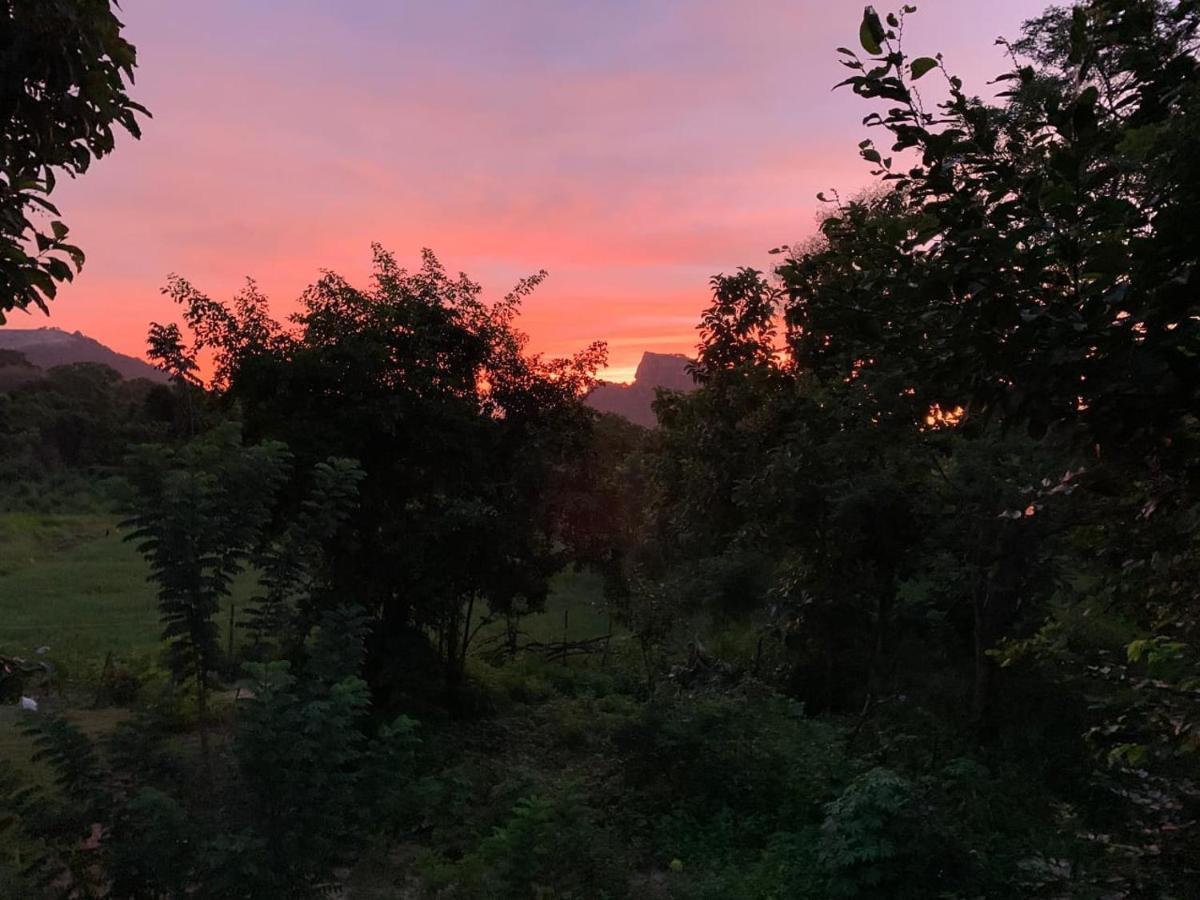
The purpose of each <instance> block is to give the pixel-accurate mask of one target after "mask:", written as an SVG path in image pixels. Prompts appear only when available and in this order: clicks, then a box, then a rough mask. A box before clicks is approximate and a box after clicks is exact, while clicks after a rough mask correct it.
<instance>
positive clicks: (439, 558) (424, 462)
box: [153, 247, 604, 677]
mask: <svg viewBox="0 0 1200 900" xmlns="http://www.w3.org/2000/svg"><path fill="white" fill-rule="evenodd" d="M543 277H544V274H542V275H537V276H534V277H532V278H528V279H525V280H523V281H521V282H520V283H519V284H518V285H517V287H516V288H515V289H514V290H513V291H512V292H511V293H510V294H508V295H507V296H506V297H504V298H503V299H502V300H500V301H499V302H497V303H494V304H488V303H485V302H484V301H483V300H482V299H481V296H480V294H481V289H480V287H479V285H477V284H476V283H474V282H472V281H471V280H470V279H468V278H467V277H466V276H465V275H460V276H458V277H452V276H450V275H448V274H447V273H446V272H445V270H444V269H443V268H442V266H441V264H440V263H439V262H438V261H437V259H436V258H435V257H434V256H433V254H432V253H430V252H428V251H426V253H425V254H424V257H423V260H422V265H421V268H420V269H419V270H417V271H413V272H409V271H406V270H405V269H402V268H400V267H399V266H398V265H397V263H396V260H395V259H394V257H393V256H392V255H391V254H389V253H387V252H385V251H383V250H382V249H381V248H378V247H376V248H375V272H374V276H373V281H372V284H371V286H370V287H369V288H367V289H360V288H356V287H354V286H352V285H351V284H349V283H348V282H346V281H345V280H344V279H342V278H341V277H339V276H337V275H334V274H332V273H329V274H326V275H325V276H324V277H323V278H322V279H321V280H320V281H319V282H317V283H316V284H314V285H313V286H312V287H310V288H309V289H308V290H307V291H305V293H304V295H303V296H302V298H301V308H300V311H299V312H298V313H296V314H295V315H294V316H293V317H292V320H291V323H290V327H284V326H282V325H280V324H279V323H278V322H276V321H274V320H273V319H272V318H271V316H270V314H269V312H268V309H267V303H266V299H265V298H264V297H263V296H262V295H261V294H260V293H259V292H258V291H257V289H256V288H255V286H254V285H253V283H251V284H250V285H249V286H248V287H247V289H246V290H245V291H243V292H242V293H241V294H240V295H239V296H238V297H237V298H236V299H235V300H234V302H233V303H232V304H228V305H227V304H223V303H220V302H218V301H214V300H212V299H210V298H208V297H206V296H205V295H203V294H202V293H200V292H199V291H197V290H196V289H195V288H193V287H192V286H191V285H190V284H188V283H187V282H185V281H183V280H180V279H175V280H173V281H172V282H171V284H170V286H169V287H168V292H169V293H170V294H171V296H173V297H174V299H175V300H176V301H178V302H179V303H181V304H182V306H183V308H184V319H185V321H186V323H187V325H188V326H189V328H190V330H191V332H192V334H193V335H194V337H195V343H194V348H193V349H194V350H201V351H207V352H211V353H213V354H214V381H215V384H216V386H217V387H218V388H219V390H220V391H221V392H222V393H223V396H224V397H225V398H227V400H228V401H229V402H230V403H235V404H237V407H238V409H240V411H241V415H242V417H243V420H244V425H245V429H246V433H247V436H248V438H249V439H251V440H263V439H274V440H282V441H284V442H285V443H286V444H287V445H288V447H289V448H290V449H291V450H292V452H293V453H295V454H296V456H297V459H298V461H299V462H300V463H301V464H302V465H305V466H311V465H313V464H315V463H317V462H319V461H321V460H324V459H326V458H328V457H330V456H339V457H347V458H351V459H356V460H359V461H360V463H361V465H362V468H363V471H364V473H365V479H364V482H363V485H362V490H361V502H360V504H359V507H358V509H357V510H356V511H355V512H354V514H353V516H352V520H351V527H350V529H349V531H350V535H351V536H350V537H349V538H348V539H346V540H344V541H343V542H342V543H341V544H339V545H338V546H336V547H335V548H332V549H331V550H330V552H329V565H330V567H331V572H330V573H329V575H328V577H327V578H325V579H323V583H325V584H327V585H328V586H329V587H330V590H331V592H332V593H334V594H336V595H337V596H341V597H353V598H355V600H356V602H358V603H361V604H363V605H364V606H365V607H366V608H367V610H368V611H369V612H371V613H372V614H373V615H374V616H376V617H377V618H378V620H379V621H380V622H381V623H383V626H384V627H383V628H382V629H380V630H379V631H378V634H390V635H391V636H392V637H394V636H395V635H396V634H398V633H401V632H404V631H419V632H422V633H426V634H430V635H432V636H433V638H434V640H435V643H436V644H437V647H438V649H439V650H440V652H441V654H442V657H443V659H444V661H445V662H446V664H447V666H448V672H449V673H450V674H451V676H452V677H454V676H456V673H458V672H459V671H460V670H461V667H462V665H463V661H464V659H465V651H466V647H467V645H468V644H469V642H470V640H471V638H472V636H473V634H474V631H473V629H474V628H476V627H477V625H478V615H476V614H479V615H482V614H483V612H485V611H490V612H491V613H493V614H500V613H503V612H504V611H505V610H507V609H510V608H511V607H512V606H513V604H515V603H517V602H519V601H520V602H524V603H528V604H529V605H530V606H532V607H536V606H537V605H538V604H539V603H540V602H541V601H542V599H543V598H544V596H545V593H546V583H547V579H548V578H549V577H550V575H552V574H553V573H554V572H555V571H557V570H558V569H559V568H561V566H562V564H563V562H564V558H563V556H562V553H561V548H559V547H558V545H557V542H556V539H555V536H554V533H553V531H554V521H555V516H554V512H553V509H554V507H553V498H552V497H550V496H549V495H548V492H547V491H546V489H545V485H546V484H547V483H548V481H549V478H550V475H551V473H552V471H553V470H554V469H555V467H556V466H560V465H562V464H564V463H565V461H566V460H567V459H568V458H569V457H570V455H571V453H572V448H574V447H576V446H577V445H578V442H579V440H580V437H581V435H582V434H583V432H584V430H585V429H586V427H587V423H588V422H589V421H590V414H589V413H588V412H587V411H586V410H584V409H583V407H582V405H581V402H580V401H581V399H582V397H583V395H584V394H585V393H586V392H587V390H588V389H589V388H590V387H591V386H592V385H593V384H594V376H595V371H596V368H597V367H598V366H599V365H600V364H601V363H602V362H603V359H604V349H603V346H602V345H593V346H592V347H590V348H588V349H587V350H585V351H584V352H582V353H580V354H579V355H577V356H576V357H574V358H571V359H543V358H542V357H540V356H538V355H536V354H531V353H529V352H528V351H527V349H526V339H525V336H524V335H523V334H521V333H520V332H519V331H518V330H517V329H516V327H515V322H516V317H517V313H518V310H519V305H520V301H521V299H522V298H523V297H524V296H525V295H527V294H528V293H529V292H530V291H532V290H533V289H534V288H535V287H536V286H537V284H538V283H539V282H540V281H541V280H542V278H543ZM167 330H168V329H163V328H161V327H158V326H155V328H154V330H153V335H154V336H161V335H162V334H163V333H165V331H167ZM175 338H176V339H175V340H174V341H173V342H172V345H173V346H174V347H175V350H176V351H178V349H179V347H178V340H177V339H178V335H175ZM159 343H161V341H160V342H159ZM176 355H178V353H176Z"/></svg>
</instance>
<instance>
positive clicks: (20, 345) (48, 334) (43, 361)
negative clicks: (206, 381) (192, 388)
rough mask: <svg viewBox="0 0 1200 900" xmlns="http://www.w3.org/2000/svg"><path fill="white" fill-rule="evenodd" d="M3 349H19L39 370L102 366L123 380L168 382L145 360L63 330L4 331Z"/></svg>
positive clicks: (0, 330) (1, 330) (0, 346)
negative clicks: (113, 370)
mask: <svg viewBox="0 0 1200 900" xmlns="http://www.w3.org/2000/svg"><path fill="white" fill-rule="evenodd" d="M0 350H15V351H16V352H17V353H20V354H22V355H23V356H24V357H25V358H26V359H27V360H29V362H30V364H32V365H34V366H37V367H38V368H39V369H42V370H45V369H52V368H54V366H65V365H70V364H72V363H83V362H90V363H102V364H104V365H106V366H109V367H110V368H112V369H115V370H116V371H117V372H118V373H119V374H120V376H121V377H122V378H148V379H150V380H151V381H166V380H167V375H166V373H165V372H163V371H162V370H160V369H156V368H155V367H154V366H152V365H150V364H149V363H148V362H146V361H145V360H141V359H138V358H137V357H134V356H126V355H125V354H124V353H118V352H117V351H115V350H113V349H111V348H109V347H106V346H104V345H103V344H101V343H100V342H99V341H97V340H95V339H93V338H90V337H88V336H87V335H85V334H83V333H82V332H79V331H75V332H69V331H63V330H62V329H61V328H0Z"/></svg>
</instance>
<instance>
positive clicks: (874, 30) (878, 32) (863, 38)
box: [858, 6, 884, 54]
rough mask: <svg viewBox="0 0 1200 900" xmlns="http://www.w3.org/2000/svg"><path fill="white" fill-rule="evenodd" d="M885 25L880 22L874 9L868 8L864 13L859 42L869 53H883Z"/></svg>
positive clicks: (859, 30) (859, 31)
mask: <svg viewBox="0 0 1200 900" xmlns="http://www.w3.org/2000/svg"><path fill="white" fill-rule="evenodd" d="M883 39H884V31H883V23H882V22H880V21H879V16H878V15H876V13H875V10H874V8H872V7H870V6H868V7H867V8H866V10H864V12H863V20H862V25H861V26H860V27H859V29H858V42H859V43H860V44H862V46H863V49H864V50H866V51H867V52H868V53H872V54H879V53H882V52H883Z"/></svg>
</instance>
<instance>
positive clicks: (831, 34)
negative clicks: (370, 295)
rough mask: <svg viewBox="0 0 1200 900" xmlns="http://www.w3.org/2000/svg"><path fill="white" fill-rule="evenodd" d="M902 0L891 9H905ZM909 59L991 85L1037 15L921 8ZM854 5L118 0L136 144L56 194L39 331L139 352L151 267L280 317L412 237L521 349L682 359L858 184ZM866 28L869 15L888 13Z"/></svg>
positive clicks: (984, 3)
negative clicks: (596, 343) (531, 291)
mask: <svg viewBox="0 0 1200 900" xmlns="http://www.w3.org/2000/svg"><path fill="white" fill-rule="evenodd" d="M898 5H899V4H897V6H898ZM916 5H917V6H918V7H919V12H918V13H917V14H916V15H915V16H914V17H913V18H912V19H911V20H910V22H909V26H908V30H907V32H908V33H907V35H906V37H907V44H908V48H909V49H910V51H915V52H917V53H920V54H924V53H929V54H932V53H933V52H936V51H939V50H940V51H942V52H944V53H945V55H946V60H947V64H948V66H949V67H950V68H951V69H952V70H954V71H957V72H959V73H961V74H962V75H963V77H964V78H965V80H966V81H967V84H968V87H969V88H971V89H973V90H975V91H976V92H980V93H986V94H988V95H990V93H991V92H992V90H993V89H992V88H990V87H988V85H987V84H986V81H987V79H988V77H990V76H991V75H994V74H995V73H996V72H998V71H999V70H1000V68H1001V67H1002V64H1003V63H1002V60H1001V57H1000V53H999V51H998V49H997V48H995V47H994V46H993V40H994V39H995V38H996V36H997V35H1000V34H1005V35H1009V36H1012V35H1014V34H1015V33H1016V30H1017V27H1018V25H1019V23H1020V21H1021V20H1022V19H1023V18H1027V17H1028V16H1030V15H1033V14H1035V13H1037V12H1039V11H1040V10H1041V9H1042V8H1043V7H1044V6H1045V2H1043V0H917V3H916ZM862 6H863V4H862V2H860V0H853V2H851V0H720V2H717V0H592V2H578V0H541V2H534V0H476V2H468V0H423V2H399V0H320V2H318V0H206V2H203V3H196V2H183V0H123V3H122V8H123V11H124V21H125V22H126V24H127V26H128V28H127V36H128V37H129V39H130V40H131V41H133V42H134V43H135V44H136V45H137V47H138V53H139V59H140V66H139V68H138V71H137V84H136V86H135V90H134V95H135V97H136V98H137V99H138V100H140V101H141V102H142V103H144V104H145V105H146V106H148V107H149V108H150V109H151V111H152V112H153V115H154V118H153V119H152V120H150V121H147V122H146V123H145V136H144V138H143V140H142V141H141V142H140V143H137V142H134V141H132V140H125V141H123V142H122V144H121V146H120V147H119V148H118V150H117V152H116V153H115V154H114V155H113V156H112V157H110V158H109V159H106V160H104V161H102V162H101V163H99V164H98V165H97V166H95V167H94V168H93V169H92V171H90V172H89V173H88V174H87V175H86V176H85V177H84V178H83V179H81V180H79V181H78V182H75V183H71V184H65V185H64V186H63V187H62V188H61V189H60V191H59V192H58V194H57V195H56V196H57V199H58V201H59V203H60V208H61V210H62V212H63V214H64V217H65V218H66V221H67V222H68V224H69V225H70V226H71V229H72V238H73V239H74V240H75V242H76V243H78V244H80V245H81V246H82V247H83V248H84V250H85V251H86V252H87V255H88V262H87V266H86V268H85V269H84V272H83V275H82V276H81V277H79V278H78V280H77V281H76V283H75V284H74V285H71V286H69V287H67V288H66V289H65V290H64V292H63V293H62V294H61V295H60V299H58V300H57V301H56V302H55V303H54V304H53V305H52V316H51V318H50V319H46V318H45V317H43V316H41V315H40V314H36V315H32V316H29V317H25V316H21V315H14V316H12V317H11V318H10V325H11V326H13V327H35V326H40V325H57V326H59V327H61V328H66V329H68V330H75V329H79V330H82V331H84V332H85V333H87V334H89V335H91V336H93V337H95V338H97V339H99V340H101V341H103V342H104V343H107V344H109V345H110V346H112V347H114V348H116V349H118V350H120V351H123V352H127V353H133V354H139V355H140V354H141V353H142V351H143V347H144V336H145V332H146V325H147V323H148V322H149V321H150V320H152V319H158V320H166V319H170V318H171V317H172V315H173V313H174V309H173V307H172V306H171V304H170V303H169V301H167V300H166V299H165V298H164V297H162V296H161V295H160V293H159V289H160V288H161V287H162V285H163V284H164V283H165V282H166V279H167V276H168V274H170V273H178V274H181V275H184V276H186V277H187V278H189V279H190V280H191V281H193V282H194V283H195V284H196V285H197V286H198V287H200V288H201V289H203V290H206V291H207V292H209V293H211V294H213V295H214V296H221V297H225V296H228V295H230V294H231V293H232V292H233V291H235V290H236V289H237V287H238V286H239V285H240V283H241V282H242V280H243V279H244V278H245V277H246V276H248V275H249V276H253V277H254V278H256V279H257V281H258V282H259V285H260V286H261V287H262V288H263V289H264V290H265V291H266V293H267V294H268V295H269V296H270V297H271V298H272V300H273V301H274V303H275V307H276V310H277V312H280V313H286V312H288V311H289V310H290V309H291V301H292V299H293V298H294V297H295V296H296V295H297V294H298V293H299V292H300V290H301V289H302V288H303V287H304V286H305V285H306V284H308V283H309V282H311V281H312V280H314V279H315V277H317V275H318V272H319V270H320V269H323V268H328V269H335V270H337V271H339V272H341V273H342V274H344V275H346V276H348V277H350V278H351V279H352V280H362V279H363V277H364V276H365V273H366V271H367V267H368V262H369V258H370V247H369V244H370V242H371V241H379V242H381V243H383V244H384V245H385V246H387V247H388V248H390V249H392V250H394V251H395V252H396V253H397V254H398V256H399V257H400V258H401V260H402V261H406V262H415V261H416V259H417V256H418V253H419V250H420V248H421V247H423V246H428V247H431V248H433V249H434V250H435V251H436V252H437V253H438V255H439V256H440V257H441V258H442V261H443V262H444V263H445V264H446V266H447V267H448V268H449V269H451V270H454V271H457V270H463V271H466V272H467V273H469V274H470V275H472V276H473V277H475V278H476V279H477V280H479V281H481V282H482V283H483V284H484V286H485V287H486V288H487V290H488V292H489V294H490V295H491V296H499V295H501V294H503V293H504V291H505V290H506V289H507V288H508V287H509V286H511V283H512V282H513V281H515V280H516V278H517V277H519V276H520V275H523V274H526V273H529V272H532V271H536V270H537V269H539V268H545V269H547V270H549V272H550V278H549V280H548V281H547V282H546V283H545V284H544V285H543V286H542V288H540V289H539V291H538V292H537V294H536V295H535V297H534V298H532V299H531V300H530V301H528V303H527V305H526V311H525V315H524V317H523V327H524V329H525V330H526V331H528V332H529V334H530V335H531V338H532V343H533V346H534V348H535V349H538V350H542V351H545V352H548V353H551V354H559V353H568V352H570V351H571V350H573V349H576V348H578V347H581V346H583V345H585V344H586V343H588V342H589V341H591V340H595V339H601V340H605V341H607V342H608V344H609V350H610V363H611V369H610V372H609V375H610V377H615V378H618V379H626V378H628V377H629V375H630V374H631V372H632V368H633V366H634V365H636V363H637V360H638V358H639V357H640V355H641V353H642V351H644V350H655V351H667V352H669V351H683V352H688V351H690V350H691V349H692V347H693V345H694V343H695V337H694V334H695V331H694V326H695V321H696V318H697V313H698V311H699V310H700V309H701V308H702V307H703V306H704V304H705V302H706V299H707V281H708V278H709V276H710V275H712V274H714V273H716V272H719V271H722V270H729V269H732V268H734V267H736V266H738V265H753V266H757V267H760V268H761V267H765V266H767V265H768V263H769V260H770V257H769V256H768V255H767V252H766V251H767V250H768V249H769V248H771V247H773V246H778V245H780V244H785V243H792V242H795V241H797V240H801V239H803V238H805V237H806V236H808V235H810V234H811V233H812V232H813V229H814V222H815V218H816V214H817V211H818V208H819V205H820V204H818V202H817V201H816V199H815V195H816V193H817V191H819V190H824V189H828V188H838V189H841V190H842V191H843V192H844V193H853V192H854V190H855V189H856V188H858V187H861V186H862V185H863V184H864V183H865V182H866V180H867V174H866V167H865V164H864V163H862V162H861V161H860V160H859V159H858V157H857V155H856V144H857V142H858V141H859V140H861V139H862V138H863V137H864V136H867V133H866V131H865V130H864V129H863V127H862V126H861V124H860V120H861V118H862V117H863V116H864V115H866V113H867V112H869V111H870V110H871V107H870V106H869V105H868V104H866V103H865V102H864V101H861V100H858V99H857V98H855V97H854V96H853V95H852V94H850V93H849V92H848V91H847V90H844V89H843V90H840V91H836V92H831V91H830V87H831V86H832V85H833V84H834V83H835V82H837V81H839V80H840V79H841V78H842V77H843V75H842V73H843V71H844V70H843V69H841V67H839V66H838V65H837V61H836V53H835V48H836V47H837V46H839V45H847V46H856V43H857V42H856V34H857V30H858V23H859V20H860V17H861V14H862ZM878 8H879V9H880V11H881V12H883V11H886V10H887V9H888V8H890V7H889V6H887V5H886V4H881V5H879V7H878Z"/></svg>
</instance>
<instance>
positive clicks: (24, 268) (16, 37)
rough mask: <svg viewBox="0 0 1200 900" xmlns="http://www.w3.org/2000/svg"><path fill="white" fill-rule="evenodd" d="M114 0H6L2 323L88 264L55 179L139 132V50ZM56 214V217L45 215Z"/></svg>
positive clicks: (2, 14) (42, 303)
mask: <svg viewBox="0 0 1200 900" xmlns="http://www.w3.org/2000/svg"><path fill="white" fill-rule="evenodd" d="M114 5H115V4H113V3H110V0H4V2H0V324H2V323H3V322H4V314H5V313H6V312H8V311H10V310H13V309H27V308H29V307H30V306H36V307H38V308H39V309H41V310H42V311H43V312H48V311H49V309H48V307H47V303H48V301H50V300H52V299H53V298H54V295H55V293H56V291H57V286H58V284H59V283H60V282H63V281H70V280H71V278H72V277H73V274H74V272H75V271H78V270H79V269H80V268H81V267H82V266H83V253H82V251H81V250H80V249H79V248H78V247H75V246H73V245H71V244H69V243H67V226H66V225H64V224H63V223H62V222H61V221H59V219H58V218H57V216H58V210H57V209H56V208H55V206H54V204H53V203H52V202H51V201H50V195H51V193H52V192H53V191H54V185H55V179H56V178H57V177H58V176H59V175H61V174H64V173H65V174H67V175H70V176H72V177H74V176H76V175H81V174H83V173H84V172H86V171H87V169H88V166H89V165H90V164H91V162H92V160H94V159H98V158H100V157H102V156H106V155H107V154H109V153H111V152H112V151H113V148H114V147H115V146H116V131H117V129H119V128H123V129H124V130H126V131H127V132H129V133H130V134H131V135H133V136H134V137H139V136H140V133H141V131H140V127H139V125H138V120H137V114H138V113H141V114H146V110H145V109H144V108H143V107H142V106H140V105H139V104H137V103H135V102H134V101H133V100H131V99H130V97H129V95H128V94H127V85H128V84H132V82H133V69H134V66H135V65H136V61H137V56H136V52H135V50H134V47H133V45H131V44H130V43H129V42H128V41H126V40H125V39H124V38H123V37H122V36H121V29H122V25H121V22H120V20H118V19H117V17H116V15H114V13H113V7H114ZM47 220H48V221H47Z"/></svg>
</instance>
